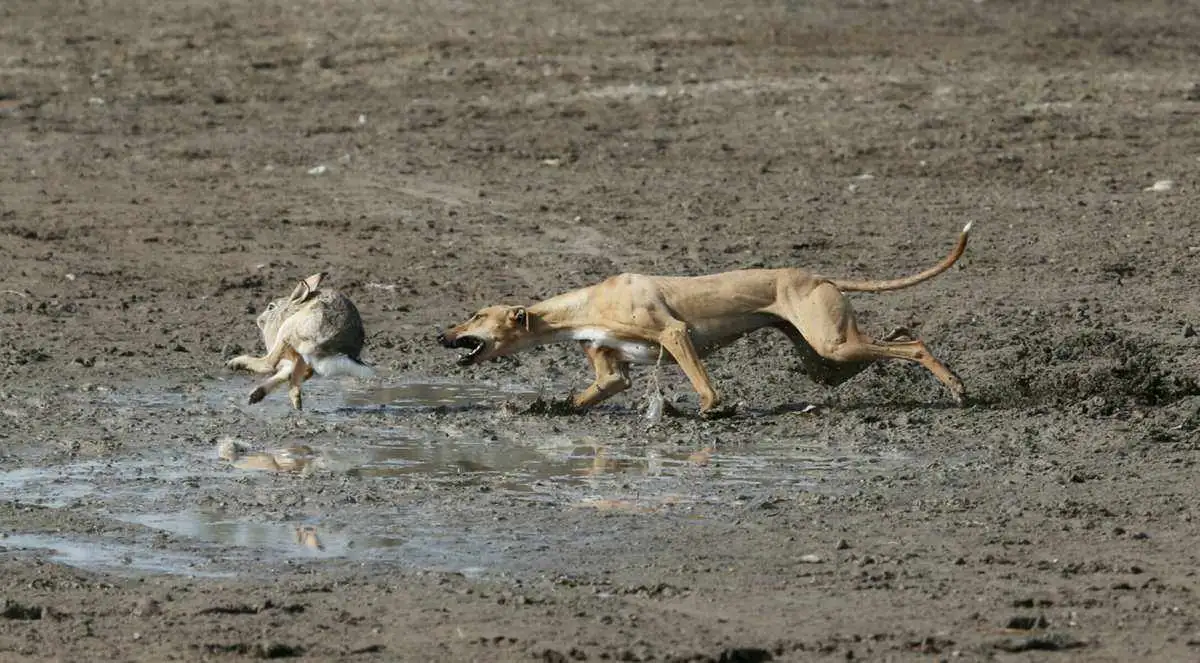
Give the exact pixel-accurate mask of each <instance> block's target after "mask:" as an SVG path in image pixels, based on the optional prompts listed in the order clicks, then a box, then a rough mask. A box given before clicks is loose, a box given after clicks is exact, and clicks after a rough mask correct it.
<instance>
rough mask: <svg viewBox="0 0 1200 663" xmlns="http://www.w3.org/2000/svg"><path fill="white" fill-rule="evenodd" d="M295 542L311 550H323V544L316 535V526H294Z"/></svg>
mask: <svg viewBox="0 0 1200 663" xmlns="http://www.w3.org/2000/svg"><path fill="white" fill-rule="evenodd" d="M296 543H298V544H300V545H302V546H304V547H305V548H312V549H313V550H325V544H324V543H321V539H320V538H319V537H317V528H316V527H313V526H312V525H300V526H299V527H297V528H296Z"/></svg>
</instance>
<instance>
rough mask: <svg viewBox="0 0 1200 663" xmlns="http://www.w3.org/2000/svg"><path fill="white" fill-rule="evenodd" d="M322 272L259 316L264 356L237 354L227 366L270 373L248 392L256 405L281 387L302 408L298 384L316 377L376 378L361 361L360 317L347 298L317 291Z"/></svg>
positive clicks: (324, 291) (362, 338) (272, 303)
mask: <svg viewBox="0 0 1200 663" xmlns="http://www.w3.org/2000/svg"><path fill="white" fill-rule="evenodd" d="M324 278H325V272H321V273H319V274H313V275H312V276H310V277H308V278H306V279H304V280H303V281H301V282H300V283H299V284H298V285H297V286H296V289H295V290H293V291H292V294H291V295H289V296H287V297H280V298H279V299H276V300H275V301H273V302H271V303H270V304H268V305H267V310H265V311H263V312H262V314H261V315H259V316H258V319H257V321H256V322H257V324H258V328H259V329H260V330H262V335H263V343H264V344H265V345H266V347H267V354H266V355H265V356H263V357H252V356H249V355H241V356H239V357H234V358H233V359H230V360H229V362H228V363H226V364H225V365H226V366H227V367H229V368H231V369H234V370H238V369H241V370H247V371H251V372H253V373H261V374H271V377H269V378H267V379H266V380H265V381H264V382H263V383H262V384H260V385H258V386H257V387H255V389H254V391H252V392H250V403H257V402H259V401H261V400H262V399H263V398H265V397H266V395H267V394H269V393H271V392H272V391H274V390H275V388H276V387H278V386H279V385H281V384H283V383H284V382H289V381H290V383H291V387H290V388H289V389H288V396H289V397H290V398H291V401H292V406H293V407H294V408H296V409H297V410H300V409H303V399H302V396H301V394H300V385H302V384H304V381H305V380H307V379H308V378H310V377H312V376H313V373H316V374H317V375H320V376H325V377H329V376H338V375H349V376H353V377H359V378H367V377H371V376H372V375H374V371H373V370H371V368H370V367H369V366H367V365H366V364H363V363H362V360H361V359H360V358H359V355H360V353H361V352H362V348H363V342H364V340H365V339H366V333H365V332H364V331H363V323H362V318H361V317H360V316H359V315H358V309H357V308H355V307H354V302H351V301H350V299H349V298H348V297H346V296H345V295H343V294H342V293H340V292H338V291H336V290H321V289H320V285H321V280H322V279H324Z"/></svg>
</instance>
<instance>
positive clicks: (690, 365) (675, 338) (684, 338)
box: [659, 321, 721, 414]
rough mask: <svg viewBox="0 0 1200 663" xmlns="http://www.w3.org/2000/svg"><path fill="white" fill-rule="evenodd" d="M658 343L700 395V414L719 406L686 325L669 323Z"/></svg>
mask: <svg viewBox="0 0 1200 663" xmlns="http://www.w3.org/2000/svg"><path fill="white" fill-rule="evenodd" d="M659 343H660V344H661V345H662V346H663V348H665V349H666V351H667V352H670V353H671V356H672V357H674V358H675V363H676V364H679V367H680V368H682V369H683V373H684V374H685V375H687V377H688V380H690V381H691V383H692V388H693V389H695V390H696V393H697V394H699V395H700V414H706V413H708V412H709V411H710V410H712V409H713V408H715V407H716V406H718V405H720V404H721V397H720V396H718V395H717V390H716V389H713V386H712V380H711V379H710V378H709V377H708V371H707V370H705V369H704V364H702V363H700V355H699V354H698V353H697V352H696V348H695V347H693V346H692V339H691V337H689V336H688V333H687V325H686V324H684V323H683V322H680V321H675V322H672V323H670V325H669V326H668V327H667V329H666V330H665V331H663V333H662V336H661V337H660V338H659Z"/></svg>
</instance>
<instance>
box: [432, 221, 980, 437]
mask: <svg viewBox="0 0 1200 663" xmlns="http://www.w3.org/2000/svg"><path fill="white" fill-rule="evenodd" d="M970 230H971V224H969V223H968V224H967V225H966V226H965V227H964V228H963V229H962V232H961V234H960V235H959V237H958V243H957V244H956V245H955V247H954V249H953V250H952V251H951V252H950V254H949V255H948V256H946V258H945V259H943V260H942V261H941V262H940V263H938V264H937V265H935V266H933V267H931V268H929V269H927V270H925V271H923V272H921V273H919V274H914V275H912V276H908V277H904V278H898V279H892V280H888V281H848V280H843V279H833V278H828V277H822V276H817V275H815V274H811V273H809V272H806V271H804V270H801V269H795V268H787V269H751V270H739V271H733V272H723V273H720V274H711V275H708V276H695V277H681V276H644V275H641V274H621V275H619V276H614V277H611V278H609V279H607V280H605V281H602V282H600V283H597V284H596V285H592V286H588V287H586V288H581V289H579V290H573V291H571V292H567V293H564V294H561V295H558V296H556V297H552V298H550V299H547V300H545V301H542V302H539V303H537V304H534V305H533V306H530V307H528V308H526V307H524V306H489V307H487V308H484V309H481V310H480V311H479V312H478V313H476V314H475V315H473V316H471V318H470V319H469V320H467V321H466V322H464V323H462V324H460V325H458V326H456V327H453V328H451V329H448V330H446V331H445V332H443V333H441V334H439V336H438V340H439V342H440V343H441V344H442V345H443V346H445V347H448V348H463V349H465V350H467V352H466V353H464V354H463V355H462V356H460V357H459V359H458V363H459V365H461V366H467V365H471V364H477V363H480V362H483V361H486V360H488V359H492V358H495V357H502V356H505V355H510V354H513V353H515V352H518V351H520V350H524V349H526V348H531V347H534V346H538V345H544V344H547V343H555V342H563V341H577V342H578V343H579V345H580V346H581V347H582V348H583V351H584V352H586V353H587V356H588V360H589V361H590V362H591V364H592V368H593V369H594V370H595V372H596V379H595V381H594V382H593V383H592V384H591V385H590V386H589V387H588V388H587V389H585V390H584V391H583V392H582V393H579V394H577V395H576V396H575V397H574V398H573V399H572V405H573V406H574V407H575V408H576V409H584V408H587V407H589V406H591V405H595V404H596V403H599V402H601V401H603V400H605V399H607V398H609V397H611V396H613V395H614V394H618V393H620V392H622V391H624V390H626V389H628V388H629V387H630V385H631V384H632V383H631V381H630V378H629V365H630V364H654V363H656V362H657V361H659V360H664V359H665V360H670V361H674V362H675V363H677V364H678V365H679V367H680V368H682V369H683V372H684V373H685V374H686V375H687V377H688V379H689V380H690V381H691V383H692V387H693V388H695V390H696V392H697V393H698V394H699V395H700V412H701V414H711V413H713V410H714V408H716V407H717V406H718V405H719V404H720V397H719V396H718V395H717V392H716V390H715V389H714V388H713V385H712V380H711V379H710V378H709V376H708V372H707V371H706V370H705V369H704V364H702V363H701V362H700V360H701V358H702V357H704V356H706V355H708V354H709V353H711V352H713V351H714V350H717V349H718V348H721V347H724V346H726V345H728V344H729V343H732V342H733V341H734V340H736V339H738V338H740V337H741V336H744V335H745V334H748V333H749V332H752V331H754V330H756V329H761V328H763V327H775V328H776V329H779V330H780V331H782V332H783V333H784V334H786V335H787V336H788V338H790V339H791V340H792V343H793V344H794V345H795V346H796V348H797V349H798V350H799V351H800V354H801V361H802V363H803V366H804V372H805V373H806V374H807V375H808V376H809V377H810V378H811V379H813V380H814V381H815V382H818V383H821V384H825V385H829V386H836V385H838V384H841V383H842V382H845V381H846V380H848V379H850V378H851V377H853V376H855V375H857V374H858V373H860V372H861V371H862V370H863V369H865V368H866V367H867V366H869V365H870V364H872V363H874V362H876V361H879V360H883V359H901V360H904V361H910V362H914V363H917V364H920V365H922V366H924V367H925V368H927V369H929V370H930V372H932V373H933V374H934V375H935V376H936V377H937V378H938V379H939V380H941V382H942V384H944V385H946V387H947V388H948V389H949V390H950V394H951V395H952V396H953V397H954V399H955V401H957V402H958V403H959V404H960V405H961V404H963V402H964V396H965V392H964V389H963V385H962V382H961V381H960V380H959V379H958V377H957V376H956V375H954V373H953V372H952V371H951V370H950V369H948V368H946V366H945V365H944V364H942V363H941V362H940V361H938V360H937V359H936V358H935V357H934V356H933V355H932V354H930V352H929V349H928V348H926V347H925V344H924V343H922V342H921V341H919V340H917V339H914V338H912V337H911V336H910V334H909V333H908V332H907V330H903V329H898V330H896V331H895V332H892V333H891V334H889V335H888V336H886V337H885V338H884V339H883V340H875V339H872V338H871V337H870V336H867V335H866V334H864V333H862V332H861V331H860V330H859V329H858V325H857V324H856V323H855V320H854V311H853V309H851V308H850V302H849V301H848V300H847V299H846V297H845V295H843V294H842V293H843V292H884V291H887V290H899V289H901V288H908V287H911V286H914V285H917V284H918V283H921V282H922V281H926V280H929V279H931V278H933V277H935V276H937V275H938V274H941V273H942V272H944V271H946V270H947V269H949V268H950V267H951V266H952V265H953V264H954V263H955V262H957V261H958V259H959V257H961V256H962V254H963V252H964V251H965V250H966V247H967V236H968V234H969V232H970Z"/></svg>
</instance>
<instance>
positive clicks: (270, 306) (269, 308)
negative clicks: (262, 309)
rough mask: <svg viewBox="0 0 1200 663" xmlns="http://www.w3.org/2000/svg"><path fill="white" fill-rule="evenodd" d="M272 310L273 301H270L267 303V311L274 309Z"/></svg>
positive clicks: (273, 306)
mask: <svg viewBox="0 0 1200 663" xmlns="http://www.w3.org/2000/svg"><path fill="white" fill-rule="evenodd" d="M274 310H275V302H271V303H270V304H267V311H268V312H270V311H274Z"/></svg>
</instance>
